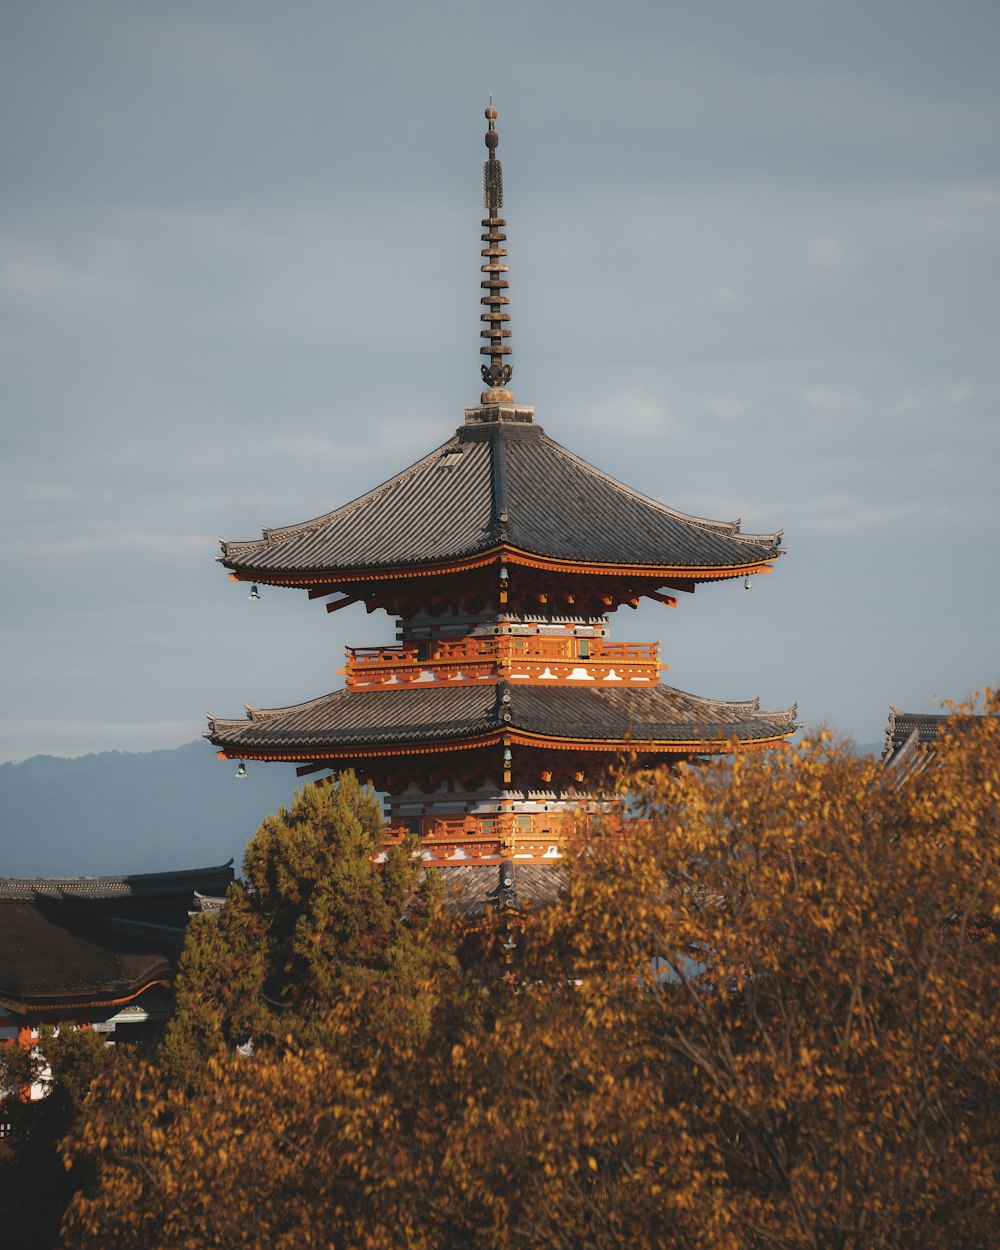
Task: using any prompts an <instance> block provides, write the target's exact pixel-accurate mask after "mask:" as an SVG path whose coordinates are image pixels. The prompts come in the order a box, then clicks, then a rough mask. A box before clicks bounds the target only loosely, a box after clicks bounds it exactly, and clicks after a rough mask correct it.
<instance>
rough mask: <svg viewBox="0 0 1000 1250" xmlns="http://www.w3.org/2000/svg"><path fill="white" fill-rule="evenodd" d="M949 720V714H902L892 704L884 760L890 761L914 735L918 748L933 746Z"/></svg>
mask: <svg viewBox="0 0 1000 1250" xmlns="http://www.w3.org/2000/svg"><path fill="white" fill-rule="evenodd" d="M947 719H948V714H947V713H945V712H941V713H936V712H901V711H900V710H899V708H897V707H896V705H895V704H894V703H890V704H889V723H888V724H887V725H886V727H885V750H884V751H883V752H882V759H883V760H885V761H886V762H888V761H890V760H891V759H892V757H893V756H894V755H896V754H898V752H899V751H901V750H902V749H903V747H904V746H905V745H906V743H907V742H908V741H909V740H910V738H912V737H913V736H914V735H916V737H915V739H914V745H916V746H928V745H931V744H933V743H934V742H936V741H937V736H938V730H939V729H940V728H941V726H942V725H943V724H944V722H945V721H946V720H947Z"/></svg>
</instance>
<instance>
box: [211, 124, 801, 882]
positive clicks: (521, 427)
mask: <svg viewBox="0 0 1000 1250" xmlns="http://www.w3.org/2000/svg"><path fill="white" fill-rule="evenodd" d="M486 117H487V120H488V122H489V129H488V131H487V134H486V147H487V149H488V159H487V160H486V162H485V164H484V180H483V181H484V194H483V203H484V207H485V210H486V216H485V217H484V219H483V222H482V228H483V233H482V243H483V247H482V252H481V256H482V258H483V260H482V266H481V270H482V280H481V283H480V285H481V288H482V298H481V304H482V309H483V311H482V314H481V321H482V323H483V324H482V329H481V337H482V338H483V339H484V340H485V342H484V344H483V346H482V347H481V349H480V350H481V354H482V355H483V356H484V357H486V360H485V361H484V362H483V363H482V365H481V373H482V379H483V382H484V383H485V385H486V390H485V391H483V393H482V395H481V396H480V401H479V403H478V404H477V405H476V406H475V407H471V408H467V409H466V410H465V420H464V423H463V424H462V425H461V426H460V427H459V429H458V430H457V432H456V433H455V434H454V436H453V437H452V438H450V439H449V440H448V441H447V442H445V443H443V444H442V445H441V446H439V447H436V448H435V449H434V450H433V451H431V452H429V453H428V454H427V455H426V456H424V457H423V458H422V459H421V460H418V461H417V462H416V463H415V464H413V465H411V466H410V467H409V468H407V469H404V470H403V471H402V472H401V473H398V474H397V475H396V476H395V477H392V478H390V479H389V480H388V481H387V482H384V483H383V484H382V485H381V486H377V487H375V489H374V490H370V491H368V492H366V493H365V494H363V495H361V496H359V497H358V498H357V499H355V500H353V501H352V502H350V503H346V504H344V505H343V506H341V507H339V508H336V509H334V511H332V512H329V513H327V514H326V515H324V516H320V517H317V518H316V519H314V520H309V521H302V522H299V523H298V524H296V525H291V526H286V527H284V528H281V529H265V530H264V531H263V537H262V538H261V539H259V540H256V541H251V542H226V541H223V542H222V554H221V555H220V556H218V557H217V559H218V560H220V561H221V563H222V564H223V565H224V567H225V568H227V569H229V570H230V576H231V577H232V578H233V579H234V580H237V581H240V582H247V583H250V584H251V586H252V589H251V597H253V596H255V595H256V594H257V590H256V588H257V586H258V585H261V584H266V585H270V586H293V587H297V588H299V589H302V590H305V591H307V592H308V595H309V598H310V599H316V600H322V601H325V606H326V610H327V611H328V612H336V611H339V610H340V609H341V608H344V607H347V606H348V605H350V604H356V603H361V604H363V605H364V606H365V608H366V609H367V610H368V611H369V612H371V611H374V610H375V609H382V610H383V611H385V612H387V613H389V614H390V615H391V616H394V617H396V618H398V630H397V640H398V641H397V645H395V646H387V647H371V646H369V647H366V646H359V647H350V648H348V651H347V663H346V668H345V669H343V670H341V673H342V675H344V677H345V684H344V688H343V689H340V690H336V691H334V692H333V693H331V694H323V695H320V697H318V698H316V699H313V700H311V701H310V702H308V703H303V704H299V705H297V706H292V707H284V708H268V709H258V708H250V707H248V710H247V716H246V717H245V718H243V719H238V720H223V719H219V718H210V721H209V730H208V733H207V734H206V737H207V738H209V740H210V741H211V742H212V743H214V744H215V746H216V747H217V748H218V749H219V751H218V753H219V755H220V757H222V758H227V759H231V760H239V761H245V760H293V761H298V762H299V769H298V772H299V774H300V775H306V774H312V773H327V772H329V771H332V772H334V773H336V772H338V771H341V770H344V769H354V770H355V771H356V772H357V773H358V774H359V776H360V777H362V778H364V779H367V780H369V781H371V782H372V784H373V785H374V786H375V787H376V788H377V789H378V790H380V791H384V792H387V794H388V795H389V798H388V817H389V824H390V837H396V836H398V837H401V836H403V835H404V834H406V833H409V834H416V835H418V836H419V838H420V841H421V845H422V848H423V854H424V857H425V859H427V860H428V861H429V862H432V863H437V864H441V865H450V866H453V867H455V868H457V867H458V866H459V864H461V863H462V861H466V863H468V861H476V862H478V863H483V864H486V863H492V864H499V863H505V864H509V865H513V862H514V861H528V863H531V862H534V864H535V865H537V866H538V868H542V867H545V866H551V865H554V864H557V863H558V861H559V860H560V859H561V858H562V857H563V855H564V853H565V850H566V849H567V847H568V846H569V845H570V844H571V843H572V841H573V839H574V837H575V836H576V835H577V831H578V827H579V820H580V813H581V811H582V812H591V813H594V812H596V813H606V812H609V811H612V810H614V808H615V806H616V804H617V802H618V800H616V799H615V798H614V797H613V789H612V786H611V785H610V782H609V778H610V775H611V772H612V770H613V768H614V766H615V764H616V762H617V761H619V760H620V759H621V757H622V754H623V753H624V752H628V753H630V754H632V755H633V756H634V758H635V759H636V760H637V762H638V763H639V764H640V765H642V766H650V765H657V764H663V763H668V762H670V761H677V760H681V759H685V758H690V757H693V756H704V755H706V754H711V753H719V752H723V751H728V750H731V749H733V744H734V743H735V744H737V745H738V747H739V748H741V749H742V748H747V749H749V748H764V747H768V746H773V745H774V744H776V743H779V742H781V741H782V740H783V739H785V738H786V737H787V736H788V735H789V734H790V733H791V732H792V731H793V730H794V728H795V709H794V707H793V708H786V709H784V710H782V711H771V712H769V711H762V710H761V709H760V707H759V704H758V701H757V700H752V701H738V702H721V701H719V700H716V699H707V698H702V697H699V696H697V695H693V694H686V693H684V692H682V691H680V690H676V689H673V688H672V687H670V686H667V685H664V684H662V683H661V681H660V674H661V672H662V670H663V669H665V668H666V665H664V664H663V663H661V661H660V652H659V646H658V644H647V643H635V642H617V641H612V639H611V638H610V636H609V635H610V630H609V621H610V617H611V615H612V613H614V612H615V610H616V609H617V608H619V607H621V606H622V605H623V604H629V605H631V606H633V607H635V606H637V605H638V604H639V602H640V600H641V599H643V598H644V597H645V598H648V599H653V600H655V601H656V602H657V603H660V604H664V605H668V606H671V607H675V606H676V604H677V596H678V595H679V594H681V593H690V592H693V591H694V589H695V587H696V586H697V585H698V584H699V583H702V582H717V581H724V580H728V581H733V580H735V579H740V580H744V579H749V578H751V577H754V576H756V575H758V574H762V573H769V572H770V571H771V568H772V565H773V563H774V561H775V560H776V559H777V558H778V557H779V556H780V555H781V554H782V551H781V547H780V545H779V543H780V538H781V535H780V532H778V533H774V534H743V533H741V532H740V525H739V522H738V521H734V522H727V521H710V520H704V519H702V518H698V517H692V516H687V515H685V514H684V513H681V512H678V511H676V510H675V509H673V508H670V507H667V506H666V505H665V504H662V503H659V502H658V501H656V500H655V499H651V498H649V497H647V496H646V495H643V494H641V493H640V492H639V491H636V490H633V489H631V488H630V487H628V486H625V485H623V484H622V483H621V482H619V481H616V480H615V479H614V478H612V477H610V476H609V475H608V474H606V473H603V472H602V471H601V470H600V469H598V468H595V467H594V466H593V465H591V464H588V463H587V462H586V461H585V460H582V459H580V457H579V456H576V455H574V454H573V453H572V452H571V451H568V450H566V448H564V447H562V446H560V445H559V444H558V443H557V442H555V441H553V440H552V439H551V438H549V437H548V436H547V435H546V434H545V432H544V431H543V430H542V428H541V426H540V425H538V424H537V423H536V421H535V413H534V409H532V408H528V407H525V406H523V405H521V404H518V403H516V402H515V399H514V395H513V394H512V393H511V391H510V390H509V389H507V388H508V384H509V382H510V379H511V373H512V368H511V363H510V354H511V348H510V345H509V342H508V340H509V338H510V328H509V323H510V312H509V303H510V301H509V294H508V281H507V277H506V275H507V265H506V263H505V262H506V257H507V251H506V248H505V246H504V244H505V243H506V241H507V235H506V233H505V230H506V224H507V223H506V221H505V220H504V219H503V217H501V216H500V211H501V208H502V206H503V179H502V169H501V164H500V161H499V160H498V159H497V144H498V134H497V131H496V127H495V121H496V117H497V111H496V109H495V108H494V107H493V103H492V100H491V102H490V107H489V108H488V109H487V110H486ZM746 584H747V585H749V584H750V583H749V581H746ZM240 767H241V768H242V767H243V764H242V763H241V764H240ZM528 863H526V864H525V865H524V866H525V867H527V866H528ZM468 866H469V867H472V866H473V865H472V864H468ZM501 875H502V874H501ZM504 880H506V878H504Z"/></svg>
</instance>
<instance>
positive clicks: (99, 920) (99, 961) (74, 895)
mask: <svg viewBox="0 0 1000 1250" xmlns="http://www.w3.org/2000/svg"><path fill="white" fill-rule="evenodd" d="M232 879H233V871H232V868H231V867H230V866H229V865H228V864H227V865H223V866H221V867H217V868H204V869H193V870H188V871H184V872H168V873H148V874H143V875H140V876H131V877H63V878H59V877H56V878H50V877H24V878H10V877H8V878H0V1004H2V1003H4V1002H6V1003H7V1004H8V1005H10V1006H11V1007H12V1008H13V1009H14V1010H20V1009H22V1008H23V1007H24V1004H25V1003H29V1004H32V1003H33V1004H34V1005H36V1006H38V1007H43V1006H45V1005H46V1004H48V1003H51V1004H54V1003H57V1002H58V1001H59V1000H67V999H69V1000H95V999H97V1000H104V1001H111V1000H113V999H115V998H123V997H126V996H127V995H129V994H131V993H133V992H135V991H136V990H138V989H141V988H142V987H143V986H144V985H146V984H148V983H149V982H150V981H151V980H153V979H157V978H160V977H168V976H170V975H171V974H172V971H173V967H174V965H175V963H176V958H177V953H178V949H179V945H180V942H181V940H182V938H183V933H184V929H185V927H186V925H187V921H188V914H189V911H190V909H191V907H192V902H193V900H194V897H195V890H196V889H197V888H200V889H201V890H202V891H209V890H210V891H212V892H213V893H225V891H226V889H227V888H228V886H229V883H230V882H231V881H232Z"/></svg>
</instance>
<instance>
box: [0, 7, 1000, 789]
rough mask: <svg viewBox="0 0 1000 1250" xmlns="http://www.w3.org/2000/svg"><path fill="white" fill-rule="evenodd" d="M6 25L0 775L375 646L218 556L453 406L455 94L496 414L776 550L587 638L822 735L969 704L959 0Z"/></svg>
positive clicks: (468, 254)
mask: <svg viewBox="0 0 1000 1250" xmlns="http://www.w3.org/2000/svg"><path fill="white" fill-rule="evenodd" d="M3 26H4V38H3V41H2V48H0V111H2V115H3V117H4V119H5V124H4V126H3V127H2V128H0V170H2V173H0V395H2V401H0V421H2V443H0V445H2V449H3V454H2V460H0V514H2V528H3V534H4V542H3V543H2V545H0V565H2V567H0V577H2V582H0V584H2V588H3V589H2V599H0V631H2V636H0V656H2V661H0V665H2V673H0V759H3V760H20V759H24V758H26V757H29V756H31V755H34V754H37V753H51V754H57V755H79V754H83V753H86V752H91V751H101V750H109V749H120V750H133V751H134V750H149V749H153V748H159V747H168V746H175V745H179V744H181V743H183V742H187V741H190V740H191V739H193V738H196V737H198V736H199V734H201V732H202V731H203V730H204V728H205V716H206V714H207V713H212V714H215V715H219V716H227V715H228V716H232V715H237V716H238V715H240V714H241V713H242V708H243V704H244V703H250V704H252V705H254V706H258V707H275V706H284V705H288V704H294V703H298V702H301V701H304V700H306V699H308V698H312V697H314V696H317V695H320V694H323V693H326V692H327V691H329V690H333V689H336V688H337V687H338V686H339V685H340V684H341V680H342V679H341V678H340V677H338V675H337V670H338V668H340V667H341V666H342V663H343V648H344V646H345V645H346V644H348V643H351V644H355V645H363V644H368V643H380V642H388V641H391V640H392V638H393V636H394V626H393V622H391V621H390V620H388V619H387V618H386V617H385V616H384V615H383V614H381V613H376V614H373V615H372V616H366V615H365V612H364V610H363V609H362V608H361V606H360V605H357V606H355V607H353V608H350V609H347V610H345V611H343V612H339V613H337V614H335V615H333V616H327V614H326V613H325V612H324V611H323V609H322V606H321V604H317V603H310V602H308V600H307V599H306V596H305V594H304V593H303V592H301V591H292V590H286V591H282V590H279V589H272V588H268V587H264V588H262V592H261V596H262V597H261V599H260V601H259V602H250V601H248V598H247V588H246V586H244V585H242V584H240V585H236V584H234V583H231V582H230V581H228V580H227V577H226V574H225V571H224V570H223V569H221V568H220V566H219V565H218V564H217V563H215V562H214V559H213V557H214V556H215V555H216V554H217V552H218V542H217V539H218V536H220V535H221V536H224V537H226V538H227V539H251V538H254V537H256V536H258V534H259V532H260V529H261V527H262V526H282V525H288V524H292V523H295V522H298V521H301V520H304V519H306V518H309V517H313V516H316V515H318V514H321V513H323V512H326V511H328V510H330V509H332V508H333V507H336V506H338V505H339V504H341V503H343V502H346V501H347V500H348V499H351V498H353V497H354V496H356V495H357V494H359V493H361V492H362V491H363V490H366V489H367V488H369V487H371V486H374V485H376V484H377V483H378V482H380V481H382V480H384V479H385V478H388V477H390V476H392V475H393V474H394V473H396V472H398V471H399V470H401V469H402V468H404V467H405V466H406V465H407V464H409V463H411V462H412V461H413V460H415V459H417V458H418V457H419V456H421V455H422V454H424V453H425V452H427V451H429V450H431V449H432V448H433V447H435V446H437V445H438V444H440V443H442V442H444V441H445V440H446V439H447V438H449V437H450V436H451V434H452V433H453V432H454V430H455V428H456V427H457V426H458V425H460V424H461V422H462V418H463V411H462V410H463V408H464V407H466V406H468V405H472V404H475V403H476V402H477V400H478V396H479V392H480V390H481V389H482V384H481V381H480V379H479V352H478V349H479V337H478V336H479V311H480V310H479V304H478V300H479V294H480V292H479V278H480V275H479V264H480V258H479V248H480V246H481V244H480V241H479V233H480V225H479V222H480V218H481V215H482V209H481V200H480V196H481V162H482V161H483V159H484V158H485V155H486V149H485V147H484V145H483V138H482V136H483V132H484V128H485V121H484V118H483V109H484V107H485V104H486V102H487V98H488V95H489V93H490V92H492V93H493V95H494V97H495V100H496V104H497V107H498V109H499V114H500V115H499V120H498V123H497V126H498V129H499V132H500V148H499V155H500V157H501V159H502V161H503V164H504V181H505V209H504V211H505V215H506V218H507V221H508V230H507V233H508V240H509V241H508V248H509V251H510V260H509V264H510V275H509V277H510V281H511V291H510V295H511V300H512V303H511V309H510V310H511V314H512V322H511V328H512V330H513V338H512V340H511V342H512V345H513V348H514V354H513V357H512V360H513V364H514V377H513V380H512V383H511V388H512V389H513V391H514V393H515V395H516V397H517V401H518V402H519V403H521V404H528V405H533V406H534V407H535V410H536V420H537V421H538V422H539V423H540V424H541V425H542V426H543V427H544V429H545V430H546V433H548V434H549V435H550V436H551V437H553V438H555V439H556V440H557V441H558V442H561V443H563V444H564V445H566V446H568V447H569V448H571V449H572V450H573V451H575V452H577V453H578V454H580V455H582V456H584V457H585V458H587V459H588V460H590V461H591V462H593V463H595V464H597V465H599V466H601V467H602V468H603V469H605V470H607V471H608V472H610V473H612V474H614V475H615V476H616V477H618V478H620V479H622V480H624V481H626V482H628V483H629V484H630V485H632V486H635V487H637V488H639V489H640V490H643V491H645V492H646V493H647V494H650V495H652V496H654V497H656V498H658V499H661V500H663V501H664V502H666V503H668V504H670V505H671V506H673V507H676V508H680V509H682V510H685V511H689V512H692V513H695V514H697V515H702V516H709V517H713V518H716V519H720V520H732V519H734V518H736V517H739V518H741V519H742V522H743V528H744V529H745V530H747V531H750V532H758V531H766V532H770V531H773V530H776V529H779V528H782V529H784V534H785V538H784V544H785V546H786V547H787V555H785V556H783V557H782V558H781V559H780V560H779V562H778V564H777V567H776V568H775V571H774V573H773V574H772V575H771V576H769V577H766V578H764V577H760V578H756V579H755V583H754V589H753V592H752V593H750V594H747V593H745V592H744V591H743V590H742V588H741V586H740V584H739V583H723V584H720V585H716V586H710V585H709V586H703V587H700V588H699V589H698V591H697V593H696V594H695V595H694V596H682V598H683V600H684V601H683V602H682V604H681V605H680V607H679V608H678V609H677V610H671V609H668V608H664V607H660V606H654V605H650V606H648V607H647V606H643V607H641V608H640V609H639V610H638V611H636V612H631V611H629V610H627V609H626V610H623V611H622V612H619V613H618V614H616V617H615V618H614V619H613V621H612V625H613V636H615V637H617V638H619V639H622V640H636V641H652V640H657V639H659V640H660V641H661V642H662V644H663V659H664V660H665V661H666V662H667V663H669V665H670V670H669V672H668V673H667V674H666V678H665V679H666V680H667V681H669V682H670V683H671V684H673V685H676V686H678V687H680V688H681V689H684V690H689V691H693V692H695V693H697V694H702V695H706V696H710V697H713V698H724V699H743V698H747V697H752V696H754V695H759V696H760V699H761V703H762V706H764V707H769V708H782V707H786V706H788V705H789V704H791V703H797V704H798V708H799V716H800V718H801V719H802V720H803V722H805V723H806V724H808V725H813V724H816V723H820V722H823V723H826V724H829V725H831V726H833V727H834V728H836V729H838V730H840V731H842V732H844V733H846V734H849V735H852V736H854V737H855V738H856V739H857V740H859V741H861V742H873V741H876V740H878V739H879V738H880V737H881V735H882V733H883V731H884V727H885V724H886V720H887V715H888V707H889V704H890V702H894V703H896V704H897V705H898V706H899V707H901V708H904V709H906V710H921V709H922V710H934V709H935V708H936V707H937V706H938V703H939V702H940V700H941V699H945V698H962V697H964V696H965V695H967V694H968V693H969V692H971V691H973V690H976V689H979V688H981V687H982V686H983V685H984V684H993V685H995V684H996V683H997V681H998V677H1000V660H998V652H997V645H996V642H997V636H998V632H1000V629H998V627H1000V577H998V573H1000V559H998V538H1000V502H998V492H997V490H996V479H997V467H998V452H1000V433H998V431H1000V424H998V419H997V417H998V400H1000V351H998V342H1000V293H998V291H1000V161H998V158H1000V75H998V74H997V73H996V63H997V56H998V51H1000V7H998V6H997V5H996V3H995V0H982V2H980V0H952V2H951V3H949V4H947V5H946V4H944V3H940V2H938V3H925V2H923V0H836V3H834V2H833V0H830V2H822V3H821V2H819V0H699V2H697V3H695V2H693V0H691V2H684V3H681V2H679V0H656V2H655V3H645V2H643V0H619V3H617V4H615V5H613V6H612V5H607V4H605V3H601V4H595V3H591V2H589V0H576V2H575V3H569V2H568V0H567V2H564V0H553V2H549V3H545V2H544V0H534V2H533V3H530V4H527V3H521V2H520V0H505V3H503V4H502V5H501V4H493V5H486V4H481V3H477V2H476V0H461V2H458V0H456V2H454V3H453V2H451V0H425V2H424V3H422V4H412V3H398V2H397V0H382V2H381V3H380V4H378V5H358V4H346V3H341V2H339V0H332V2H331V0H325V2H324V3H318V2H317V3H310V2H307V0H285V2H284V3H283V4H281V5H275V4H263V3H256V2H254V0H239V2H238V3H236V2H228V0H209V2H205V0H199V2H198V3H186V2H184V0H175V2H173V3H170V4H163V3H152V2H146V0H130V2H129V3H117V2H115V0H106V2H100V0H72V2H70V0H47V2H46V3H39V4H14V3H8V4H7V5H5V6H4V21H3ZM581 524H585V518H581ZM205 749H206V750H210V749H211V748H209V747H208V746H207V745H206V748H205ZM220 767H222V765H220Z"/></svg>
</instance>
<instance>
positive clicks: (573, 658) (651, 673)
mask: <svg viewBox="0 0 1000 1250" xmlns="http://www.w3.org/2000/svg"><path fill="white" fill-rule="evenodd" d="M664 667H666V666H665V665H661V664H660V661H659V644H658V643H649V642H608V641H606V640H605V639H603V638H546V637H539V636H538V635H528V636H524V635H510V634H501V635H499V636H497V637H495V638H472V637H470V638H458V639H432V640H430V641H428V642H421V643H403V644H401V645H399V646H387V647H348V648H347V665H346V667H345V668H344V669H342V670H341V672H342V673H343V674H345V675H346V677H347V685H348V686H349V687H359V686H365V687H367V686H382V685H394V686H397V685H411V684H427V683H429V682H435V681H448V682H467V683H468V682H481V681H496V680H498V679H499V678H501V677H507V678H509V679H511V680H522V681H556V682H560V681H566V682H571V681H579V680H591V679H592V680H595V681H602V680H614V681H620V680H628V681H644V682H649V681H655V680H657V676H658V673H659V671H660V669H661V668H664ZM619 669H621V670H622V671H621V672H619V671H618V670H619ZM581 670H582V672H581Z"/></svg>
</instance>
